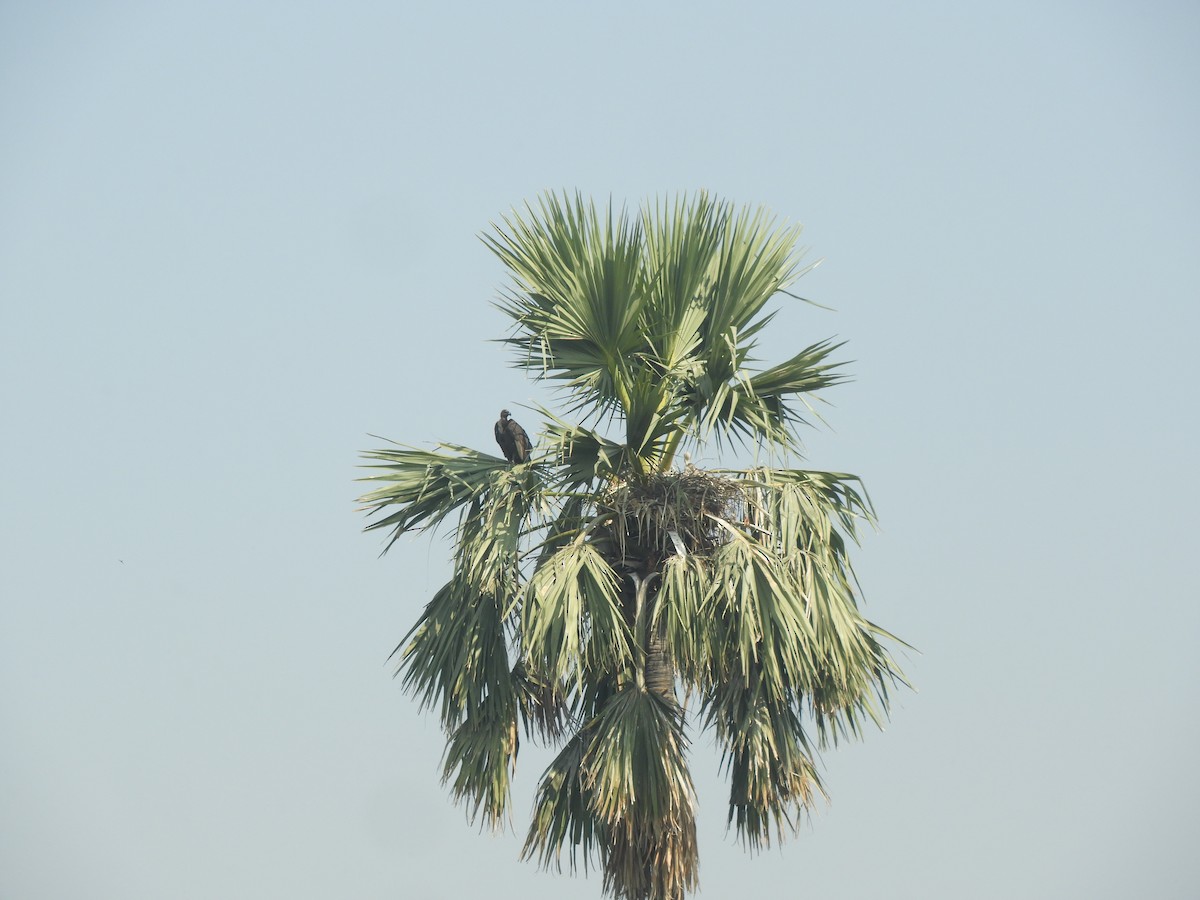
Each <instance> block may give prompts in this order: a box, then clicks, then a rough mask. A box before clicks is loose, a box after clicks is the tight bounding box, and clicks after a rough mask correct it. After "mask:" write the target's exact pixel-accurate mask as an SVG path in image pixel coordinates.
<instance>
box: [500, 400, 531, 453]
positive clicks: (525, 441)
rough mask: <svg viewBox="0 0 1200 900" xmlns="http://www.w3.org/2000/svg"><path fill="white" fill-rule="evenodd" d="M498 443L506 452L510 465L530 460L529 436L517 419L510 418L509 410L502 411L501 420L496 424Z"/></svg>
mask: <svg viewBox="0 0 1200 900" xmlns="http://www.w3.org/2000/svg"><path fill="white" fill-rule="evenodd" d="M495 433H496V443H497V444H499V445H500V449H501V450H503V451H504V458H505V459H507V460H508V461H509V462H510V463H523V462H527V461H528V460H529V435H527V434H526V433H525V429H524V428H522V427H521V426H520V425H518V424H517V422H516V420H515V419H510V418H509V417H508V410H507V409H502V410H500V418H499V420H498V421H497V422H496V428H495Z"/></svg>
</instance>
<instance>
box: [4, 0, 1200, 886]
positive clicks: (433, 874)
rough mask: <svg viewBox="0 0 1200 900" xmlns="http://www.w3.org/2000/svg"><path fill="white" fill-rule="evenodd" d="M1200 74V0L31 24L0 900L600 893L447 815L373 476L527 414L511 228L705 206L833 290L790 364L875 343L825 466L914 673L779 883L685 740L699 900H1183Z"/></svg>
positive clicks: (1189, 825) (11, 123)
mask: <svg viewBox="0 0 1200 900" xmlns="http://www.w3.org/2000/svg"><path fill="white" fill-rule="evenodd" d="M1198 51H1200V7H1197V6H1196V5H1195V4H1191V3H1184V2H1178V3H1145V4H1116V3H1082V2H1080V3H1066V2H1050V3H1036V4H1035V3H1024V2H1018V3H1015V4H1014V3H1004V4H999V3H974V4H962V3H934V4H883V3H867V4H857V5H851V4H843V5H840V6H838V5H835V4H821V5H816V4H807V3H782V2H781V3H748V4H745V5H742V6H740V7H738V8H736V9H735V8H734V5H733V4H724V3H723V4H716V3H691V4H682V3H653V4H627V3H611V4H607V5H606V6H605V7H604V8H603V9H600V8H596V9H585V7H584V6H583V5H582V4H551V3H544V4H534V3H509V4H491V5H489V6H487V7H486V8H483V7H479V8H477V7H475V6H473V5H460V6H446V7H444V8H441V9H438V10H434V9H433V8H432V5H427V6H416V5H405V4H400V3H391V4H389V3H369V2H348V3H340V4H315V3H289V4H284V3H228V2H204V3H199V2H175V3H170V4H158V3H100V2H94V3H68V2H62V3H54V2H49V3H15V2H10V3H6V4H3V5H2V6H0V134H2V135H3V139H2V140H0V316H2V318H0V392H2V404H0V409H2V410H3V415H4V420H5V422H6V423H7V426H8V427H7V428H6V430H5V435H4V440H3V441H2V442H0V473H2V475H0V728H2V730H3V739H2V740H0V791H2V793H0V896H2V897H4V898H13V900H43V898H44V900H61V898H87V900H159V898H181V900H193V898H197V900H210V898H212V900H215V898H221V900H258V898H276V897H279V898H283V897H287V898H289V900H318V898H331V897H338V898H342V897H349V898H381V900H382V898H420V900H423V898H435V900H436V898H447V900H452V898H459V897H466V896H474V895H480V896H488V897H490V898H495V900H510V898H530V900H537V898H591V897H596V896H598V894H599V883H598V881H597V880H596V879H594V878H593V879H589V880H587V881H583V880H570V879H567V878H566V877H555V876H552V875H546V874H543V873H540V872H538V871H537V870H536V869H535V868H534V867H532V866H530V865H527V864H521V863H518V862H517V859H516V857H517V853H518V850H519V838H518V837H517V836H514V835H512V834H509V835H502V836H491V835H488V834H483V835H481V834H479V833H477V831H476V830H475V829H473V828H472V827H470V826H468V825H467V824H466V823H465V821H464V818H463V815H462V812H461V811H460V810H458V809H455V808H454V807H451V806H450V805H449V802H448V800H447V799H446V795H445V793H444V792H443V791H442V789H441V788H440V786H439V785H438V784H437V773H438V771H439V768H438V766H439V754H440V749H441V741H440V735H439V733H438V731H437V728H436V726H435V723H433V722H430V721H427V720H426V719H425V718H423V717H422V716H421V715H420V714H419V713H418V711H417V709H416V706H415V705H414V704H413V702H412V701H411V700H410V699H409V698H407V697H406V696H404V695H403V694H402V693H401V691H400V689H399V686H398V684H397V683H395V682H393V681H392V680H391V679H390V676H389V670H388V669H387V668H386V666H385V664H384V661H385V658H386V656H387V654H388V653H389V651H390V650H391V649H392V647H393V646H394V644H395V642H396V641H397V640H398V639H399V638H400V636H401V635H402V634H403V633H404V631H405V630H406V629H407V628H408V626H409V624H410V623H411V622H412V621H413V620H414V618H415V617H416V615H417V614H418V612H419V610H420V607H421V606H422V604H423V603H424V602H425V601H426V600H427V599H428V597H429V595H430V593H431V591H432V589H433V588H434V587H436V586H437V585H438V584H439V583H440V582H441V580H442V579H443V577H444V575H445V574H446V571H447V557H448V548H447V547H446V545H445V544H444V543H442V542H440V541H439V540H436V539H435V540H429V539H428V538H414V539H406V540H404V541H402V542H401V543H399V544H398V545H397V546H396V547H395V549H394V550H393V552H392V553H390V554H389V555H388V556H387V557H384V558H383V559H378V558H377V554H378V552H379V549H380V547H381V544H380V542H379V540H377V539H376V537H375V536H373V535H372V536H364V535H362V534H360V533H359V529H360V528H361V526H362V524H363V520H362V517H361V516H360V515H358V514H357V513H356V512H355V511H354V504H353V502H352V501H353V499H354V497H355V496H357V494H358V492H359V487H360V486H358V485H356V484H354V482H353V479H354V478H355V477H356V475H357V471H356V469H355V466H356V464H357V462H358V459H357V454H358V452H359V451H360V450H363V449H366V448H368V447H371V446H374V445H376V444H377V443H378V442H377V441H376V440H374V439H372V438H370V437H368V436H367V433H368V432H370V433H374V434H380V435H385V436H387V437H390V438H394V439H397V440H401V441H405V442H411V443H416V444H426V443H432V442H434V441H437V440H447V441H452V442H457V443H463V444H470V445H474V446H477V447H480V448H481V449H485V450H488V449H492V448H491V446H490V445H491V436H490V427H491V422H492V420H493V419H494V418H495V414H496V411H497V410H498V409H499V408H500V407H501V406H508V407H510V408H514V409H519V408H520V407H521V405H522V404H528V403H531V402H535V401H536V402H547V401H549V397H548V396H547V394H546V393H545V392H544V391H542V389H541V388H540V387H539V386H537V385H533V384H530V383H528V382H527V381H526V380H525V379H524V376H523V375H522V373H520V372H518V371H515V370H513V369H512V368H510V367H509V366H508V359H507V357H506V356H505V354H504V352H503V351H502V349H500V348H499V347H498V346H497V345H495V344H491V343H488V341H489V339H492V338H495V337H499V336H501V334H502V333H503V331H504V328H505V323H504V321H503V319H502V317H501V315H500V314H499V313H498V312H496V311H495V310H494V309H493V308H492V307H491V306H490V301H491V300H492V298H493V297H494V296H495V295H496V292H497V290H498V288H499V287H501V285H502V284H503V280H504V276H503V272H502V271H501V269H500V266H499V265H498V263H497V262H496V261H495V260H494V259H492V258H491V257H490V255H489V254H488V252H487V250H486V249H485V248H484V247H483V245H482V244H481V243H480V242H479V241H478V240H477V238H476V235H477V234H478V233H479V232H480V231H482V230H484V229H486V228H487V225H488V222H489V221H492V220H495V219H496V218H498V217H499V216H500V215H502V214H503V213H504V212H505V211H506V210H508V209H509V208H510V207H512V206H514V205H518V204H520V203H521V202H523V201H524V200H526V199H528V198H531V197H534V196H535V195H536V194H537V193H538V192H539V191H542V190H544V189H547V188H567V189H571V190H574V189H579V190H581V191H583V192H585V193H588V194H593V195H596V196H598V197H602V198H603V197H607V196H609V195H611V196H612V197H614V198H615V199H616V200H618V201H619V202H629V203H631V204H636V203H637V202H638V201H639V200H641V199H643V198H645V197H648V196H653V195H655V194H659V193H664V192H672V191H676V190H680V189H687V190H693V189H698V188H706V189H708V190H709V191H711V192H714V193H716V194H718V195H721V196H723V197H727V198H729V199H731V200H734V201H737V202H746V203H753V204H759V203H762V204H765V205H767V206H769V207H770V208H771V209H773V210H774V211H776V212H777V213H779V214H780V215H781V216H784V217H786V218H788V219H791V220H798V221H801V222H804V223H805V225H806V229H807V230H806V241H807V244H808V245H809V246H810V247H811V248H812V257H813V258H817V257H823V258H824V259H825V262H824V264H823V265H822V266H821V268H819V269H818V270H816V271H815V272H813V273H812V274H811V275H809V276H806V278H805V280H804V282H803V285H802V286H803V292H804V293H805V295H806V296H809V297H812V298H813V299H815V300H817V301H819V302H821V303H823V304H826V305H828V306H832V307H835V308H836V310H837V311H836V312H825V311H822V310H818V309H814V308H812V307H807V306H802V305H798V304H795V303H794V302H787V303H782V304H781V306H782V308H783V312H782V313H781V315H780V316H779V319H778V327H777V328H776V329H775V330H774V332H773V333H772V334H771V335H770V336H769V337H768V339H767V340H766V341H765V342H764V344H765V346H764V349H765V350H766V351H767V352H768V353H770V354H772V356H773V358H774V359H780V358H783V356H784V354H787V353H789V351H791V350H794V349H797V348H799V347H801V346H803V345H805V344H807V343H811V342H812V341H814V340H817V339H820V338H823V337H826V336H831V335H837V336H839V337H840V338H842V339H845V340H848V341H849V344H848V345H847V347H846V348H845V351H844V355H845V356H846V357H847V358H851V359H853V360H855V362H854V363H853V366H852V370H853V372H854V373H855V375H856V376H857V378H856V380H855V381H854V383H852V384H849V385H845V386H843V387H840V388H837V389H835V390H834V391H831V392H830V393H829V394H828V399H829V400H830V401H832V403H833V406H832V407H830V408H829V410H828V413H827V419H828V420H829V423H830V426H831V427H830V428H828V429H824V430H821V431H817V432H813V433H812V435H811V438H810V441H809V448H810V456H809V462H810V464H811V465H812V466H814V467H820V468H833V469H838V470H843V471H852V472H856V473H858V474H861V475H862V476H863V477H864V478H865V479H866V483H867V485H868V488H869V490H870V492H871V495H872V497H873V499H874V500H875V503H876V505H877V507H878V510H879V513H880V516H881V520H882V529H881V531H880V533H879V534H877V535H872V536H870V537H869V538H868V539H867V540H866V542H865V546H864V547H863V548H862V550H861V551H860V552H859V553H858V554H857V556H856V557H855V559H856V564H857V567H858V570H859V574H860V577H861V580H862V582H863V585H864V588H865V592H866V600H867V611H868V614H869V615H870V616H871V617H872V618H873V619H875V620H876V621H878V622H880V623H881V624H883V625H884V626H886V627H888V628H890V629H892V630H893V631H895V632H896V633H897V634H899V635H901V636H902V637H904V638H906V639H907V640H909V641H910V642H911V643H913V644H914V645H916V646H917V647H918V648H920V650H921V651H922V653H921V655H919V656H918V655H913V654H908V655H906V656H904V657H903V664H904V665H905V668H906V670H907V671H908V673H909V675H910V676H911V678H912V679H913V680H914V682H915V683H916V685H917V687H918V688H919V693H901V694H900V695H899V696H898V698H897V704H896V708H895V711H894V715H893V720H892V723H891V724H890V726H889V727H888V729H887V731H886V732H883V733H876V734H871V735H870V736H869V737H868V739H867V740H866V742H864V743H862V744H858V745H853V746H849V747H842V748H839V749H838V750H836V751H831V752H830V753H828V754H827V755H826V756H825V757H824V773H825V778H826V781H827V784H828V787H829V789H830V792H831V795H832V804H831V805H830V806H829V807H828V808H823V809H821V810H820V811H819V813H818V814H816V815H815V816H814V817H813V819H812V821H811V822H810V823H809V824H808V825H806V826H805V827H804V828H803V829H802V832H801V834H800V835H799V836H798V837H797V838H796V839H795V840H793V841H791V842H790V843H788V844H786V845H785V846H784V847H783V849H782V852H775V851H772V852H771V853H770V854H767V855H765V856H762V857H758V858H750V857H748V856H746V855H744V854H743V853H742V851H741V850H740V849H739V848H738V847H737V846H736V845H735V844H734V843H733V842H732V840H729V839H727V838H726V837H725V836H724V832H723V826H724V810H723V805H724V804H723V791H722V788H721V787H720V785H719V783H718V782H717V780H716V777H715V769H716V759H715V757H714V756H713V755H712V753H711V752H710V751H709V750H708V749H707V747H706V746H701V747H698V748H697V756H696V764H695V767H696V774H697V778H698V780H699V789H700V797H701V812H700V822H701V835H700V837H701V842H702V844H701V860H702V861H701V880H702V888H703V892H702V894H701V896H704V897H707V898H725V897H742V896H751V895H755V894H760V893H765V892H769V894H768V895H769V896H772V897H798V898H799V897H804V898H820V900H826V898H846V900H856V898H862V897H868V896H887V897H891V898H913V900H917V898H920V900H961V898H983V900H991V898H995V900H1012V898H1017V897H1020V898H1087V900H1097V898H1128V897H1135V896H1136V897H1154V898H1180V900H1182V898H1190V897H1194V896H1195V890H1196V884H1197V883H1200V863H1197V861H1196V856H1195V844H1196V840H1197V838H1198V837H1200V828H1198V827H1197V825H1196V819H1195V809H1196V806H1197V803H1198V802H1200V776H1198V775H1197V774H1196V766H1195V762H1194V757H1195V754H1196V748H1197V746H1200V726H1198V725H1197V721H1198V717H1197V713H1198V712H1200V660H1198V654H1197V650H1196V638H1197V632H1198V630H1200V611H1198V610H1200V578H1198V577H1197V574H1196V573H1197V569H1196V564H1195V558H1194V557H1195V549H1194V546H1193V545H1194V542H1195V537H1196V527H1195V524H1194V522H1195V511H1196V509H1197V506H1198V504H1200V489H1198V488H1200V480H1198V479H1197V476H1196V469H1195V462H1194V456H1195V449H1194V448H1195V447H1196V445H1197V443H1198V438H1200V435H1198V428H1197V424H1196V419H1195V413H1194V406H1195V402H1196V395H1197V384H1198V378H1197V375H1198V374H1200V372H1198V368H1200V366H1198V365H1197V361H1196V354H1195V351H1194V343H1195V340H1196V334H1197V331H1198V326H1200V315H1198V314H1197V288H1198V285H1200V277H1198V276H1200V254H1198V253H1197V249H1196V248H1197V238H1198V237H1200V235H1198V231H1200V229H1198V227H1197V216H1198V213H1200V178H1198V171H1200V169H1198V166H1197V164H1196V160H1197V159H1200V122H1198V115H1197V102H1196V96H1197V93H1196V92H1197V86H1198V85H1200V62H1198V59H1200V52H1198ZM518 418H520V419H521V421H522V422H523V424H524V425H525V426H526V427H527V428H528V429H529V430H530V431H531V432H532V431H534V430H535V429H536V427H537V426H538V425H539V422H538V421H537V417H536V415H535V414H533V413H530V412H528V411H526V412H523V413H519V414H518ZM543 761H544V757H539V756H538V755H537V754H536V753H532V752H531V753H528V754H523V756H522V760H521V768H520V771H519V773H518V792H517V796H516V811H517V817H516V819H515V821H514V827H515V831H516V832H517V834H523V832H524V828H525V824H526V817H527V813H528V810H529V803H530V797H531V794H532V789H533V785H534V782H535V779H536V775H537V773H538V772H539V771H540V764H541V763H542V762H543Z"/></svg>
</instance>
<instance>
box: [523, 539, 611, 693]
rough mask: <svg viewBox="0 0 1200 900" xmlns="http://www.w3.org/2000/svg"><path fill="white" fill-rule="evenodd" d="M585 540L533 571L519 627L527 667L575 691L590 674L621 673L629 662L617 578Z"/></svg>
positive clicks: (607, 564) (575, 542)
mask: <svg viewBox="0 0 1200 900" xmlns="http://www.w3.org/2000/svg"><path fill="white" fill-rule="evenodd" d="M583 537H584V535H580V537H579V538H577V539H576V540H574V541H572V542H571V543H569V544H567V545H565V546H564V547H562V548H561V549H559V550H558V551H556V552H555V553H553V554H552V555H551V556H550V557H549V558H548V559H546V560H545V561H544V562H543V563H542V564H541V565H540V566H539V567H538V568H537V569H536V570H535V571H534V573H533V576H532V577H531V578H530V579H529V585H528V589H527V593H526V596H525V599H524V605H523V608H522V621H521V635H522V638H523V647H522V650H523V653H524V655H525V658H526V659H527V660H529V662H530V664H531V666H532V667H533V668H534V669H536V670H537V671H539V672H542V673H543V674H544V675H545V676H546V677H548V678H551V679H553V680H555V681H563V682H567V683H569V684H574V685H576V689H577V690H582V684H583V681H584V680H585V678H586V674H587V673H588V672H589V671H593V670H594V671H601V672H611V671H622V670H625V669H628V668H629V667H630V665H631V663H632V660H633V647H632V635H631V633H630V628H629V624H628V623H627V622H626V621H625V618H624V616H623V614H622V609H621V603H620V595H619V592H618V583H617V576H616V573H615V572H614V571H613V569H612V567H611V565H610V564H609V562H608V561H607V560H605V559H604V557H603V556H602V555H601V553H600V552H599V550H598V549H597V548H596V547H595V546H594V545H592V544H590V543H588V542H587V541H585V540H583V539H582V538H583Z"/></svg>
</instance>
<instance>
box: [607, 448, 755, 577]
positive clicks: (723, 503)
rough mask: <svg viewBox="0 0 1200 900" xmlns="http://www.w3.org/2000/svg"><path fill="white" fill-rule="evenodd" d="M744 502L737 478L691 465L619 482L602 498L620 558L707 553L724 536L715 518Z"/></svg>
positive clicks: (731, 513)
mask: <svg viewBox="0 0 1200 900" xmlns="http://www.w3.org/2000/svg"><path fill="white" fill-rule="evenodd" d="M742 505H743V495H742V488H741V485H739V484H738V482H736V481H733V480H731V479H729V478H722V477H721V476H718V475H714V474H712V473H710V472H706V471H704V470H703V469H697V468H696V467H695V466H692V465H688V466H687V467H686V468H685V469H684V470H683V471H682V472H665V473H655V474H653V475H650V476H649V477H647V478H644V479H639V480H637V481H630V482H625V483H622V484H618V485H616V486H614V487H613V488H612V489H611V490H610V491H609V492H608V493H607V494H606V495H605V496H604V498H603V500H602V501H601V508H602V509H603V510H604V511H606V512H610V513H612V514H613V527H612V534H613V537H614V539H615V540H616V542H617V544H618V546H619V548H620V555H621V556H622V557H623V558H624V557H628V556H630V555H633V556H639V557H643V558H649V557H655V556H656V557H658V558H660V559H661V558H662V557H664V556H669V555H671V554H679V555H683V554H685V553H700V554H703V553H706V552H707V551H710V550H712V549H714V548H715V547H717V546H718V545H720V544H721V543H723V542H724V541H725V540H726V539H727V534H726V533H725V530H724V529H723V528H722V527H721V526H720V525H719V524H718V523H717V522H716V521H715V519H714V517H715V518H716V519H724V520H727V521H728V520H730V519H731V518H733V517H734V516H735V515H736V512H737V510H738V509H739V508H740V507H741V506H742Z"/></svg>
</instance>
